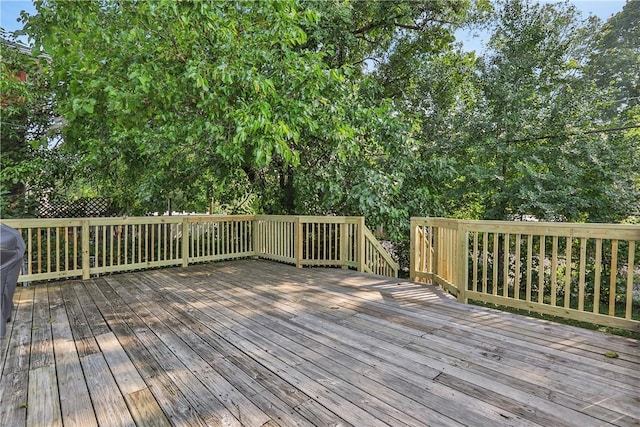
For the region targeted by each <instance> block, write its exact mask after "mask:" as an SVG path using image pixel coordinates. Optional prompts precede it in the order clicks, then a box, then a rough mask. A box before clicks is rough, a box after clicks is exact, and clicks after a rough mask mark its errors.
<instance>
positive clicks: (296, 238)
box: [293, 216, 303, 268]
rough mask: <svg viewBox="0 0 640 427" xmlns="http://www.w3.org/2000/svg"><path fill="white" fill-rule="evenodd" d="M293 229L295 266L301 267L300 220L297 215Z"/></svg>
mask: <svg viewBox="0 0 640 427" xmlns="http://www.w3.org/2000/svg"><path fill="white" fill-rule="evenodd" d="M295 220H296V222H295V231H294V239H293V240H294V243H293V244H294V245H295V257H296V267H298V268H302V242H303V235H302V221H301V219H300V217H299V216H296V217H295Z"/></svg>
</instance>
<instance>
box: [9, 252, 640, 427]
mask: <svg viewBox="0 0 640 427" xmlns="http://www.w3.org/2000/svg"><path fill="white" fill-rule="evenodd" d="M14 301H15V303H16V308H15V310H14V321H13V322H12V323H10V324H9V328H8V330H7V331H8V332H7V333H8V334H7V337H6V338H4V339H3V340H2V342H0V362H1V363H2V364H1V365H0V366H1V367H2V375H1V377H0V419H2V420H3V422H5V420H6V422H8V423H9V424H7V425H22V426H24V425H30V424H34V425H35V424H42V423H45V424H49V425H56V424H58V425H60V424H62V425H65V426H71V425H96V424H97V425H105V426H107V425H109V426H110V425H134V424H135V425H149V426H164V425H179V426H183V425H185V426H186V425H189V426H197V425H236V426H239V425H242V426H263V425H264V426H276V425H280V426H295V425H321V426H324V425H355V426H360V425H367V426H369V425H381V426H382V425H386V426H388V425H393V426H402V425H411V426H419V425H452V426H453V425H478V426H483V425H486V426H494V425H514V426H515V425H517V426H521V425H557V426H577V425H620V426H638V425H640V369H639V368H640V356H639V355H640V344H639V343H638V341H636V340H630V339H625V338H621V337H615V336H610V335H606V334H602V333H599V332H594V331H587V330H581V329H576V328H573V327H569V326H565V325H555V324H552V323H549V322H544V321H540V320H536V319H529V318H524V317H520V316H516V315H512V314H508V313H501V312H497V311H495V310H490V309H485V308H479V307H474V306H469V305H461V304H458V303H457V302H456V301H455V300H453V299H451V298H450V297H448V296H447V295H446V294H444V293H443V292H442V291H440V290H439V289H437V288H433V287H430V286H425V285H420V284H416V283H407V282H404V281H401V280H398V279H388V278H382V277H378V276H368V275H362V274H359V273H355V272H353V271H349V270H338V269H319V268H313V269H302V270H300V269H296V268H294V267H290V266H286V265H282V264H277V263H273V262H267V261H255V260H245V261H232V262H224V263H217V264H203V265H194V266H190V267H189V268H186V269H182V268H171V269H162V270H152V271H146V272H137V273H128V274H122V275H113V276H105V277H102V278H96V279H92V280H87V281H84V282H82V281H68V282H56V283H50V284H39V285H33V286H30V287H27V288H22V287H20V288H18V290H17V291H16V296H15V299H14ZM607 351H615V352H617V353H618V354H619V357H618V358H617V359H610V358H607V357H605V356H604V353H606V352H607Z"/></svg>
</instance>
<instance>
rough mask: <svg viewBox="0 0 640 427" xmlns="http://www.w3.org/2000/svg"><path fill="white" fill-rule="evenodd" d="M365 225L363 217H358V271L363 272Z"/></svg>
mask: <svg viewBox="0 0 640 427" xmlns="http://www.w3.org/2000/svg"><path fill="white" fill-rule="evenodd" d="M365 227H366V225H365V223H364V217H363V216H361V217H358V271H360V272H364V270H365V269H364V267H365V256H366V254H365V247H364V246H365V235H364V228H365Z"/></svg>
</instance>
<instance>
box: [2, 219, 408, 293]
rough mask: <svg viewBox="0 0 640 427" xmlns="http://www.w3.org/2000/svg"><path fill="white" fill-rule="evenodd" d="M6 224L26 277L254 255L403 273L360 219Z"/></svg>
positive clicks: (34, 221)
mask: <svg viewBox="0 0 640 427" xmlns="http://www.w3.org/2000/svg"><path fill="white" fill-rule="evenodd" d="M2 222H3V223H5V224H7V225H8V226H10V227H13V228H16V229H18V230H19V231H20V233H21V234H22V236H23V239H24V241H25V243H26V246H27V249H26V254H25V263H24V268H23V272H22V274H21V276H20V278H19V281H21V282H26V281H38V280H50V279H61V278H72V277H82V278H85V279H86V278H89V277H90V276H91V275H97V274H104V273H112V272H120V271H130V270H139V269H145V268H156V267H163V266H170V265H182V266H187V265H189V264H190V263H196V262H205V261H216V260H225V259H234V258H245V257H252V256H257V257H260V258H266V259H272V260H275V261H280V262H287V263H291V264H295V265H297V266H299V267H302V266H312V265H316V266H320V265H321V266H339V267H343V268H349V267H351V268H357V269H358V270H359V271H367V272H371V273H376V274H385V275H391V276H394V277H397V272H398V265H397V264H396V263H395V262H394V261H393V259H392V258H391V257H390V256H389V254H388V253H386V252H385V253H384V254H379V253H376V252H377V251H380V250H383V249H382V246H380V244H379V243H378V242H377V240H375V237H373V236H372V235H371V236H369V235H365V233H366V232H368V230H367V228H366V226H365V225H364V218H361V217H307V216H264V215H258V216H255V215H244V216H237V215H233V216H232V215H229V216H226V215H190V216H159V217H130V218H129V217H125V218H74V219H11V220H2ZM371 242H373V243H371ZM365 246H366V247H365ZM379 259H382V260H384V262H386V264H385V263H384V262H382V261H379ZM372 260H376V261H375V262H376V263H377V264H376V263H374V261H372Z"/></svg>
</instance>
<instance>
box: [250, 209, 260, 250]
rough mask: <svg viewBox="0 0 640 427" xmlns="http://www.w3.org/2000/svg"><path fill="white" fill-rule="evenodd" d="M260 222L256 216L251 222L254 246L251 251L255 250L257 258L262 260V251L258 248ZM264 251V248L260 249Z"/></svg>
mask: <svg viewBox="0 0 640 427" xmlns="http://www.w3.org/2000/svg"><path fill="white" fill-rule="evenodd" d="M259 224H260V221H259V220H258V218H257V217H256V216H255V215H254V217H253V219H252V220H251V244H252V245H253V247H252V248H251V249H253V251H252V252H253V253H254V254H255V256H257V257H258V258H260V255H262V251H261V250H258V248H259V247H260V236H259V233H260V232H259V231H258V230H259V227H260V225H259ZM260 249H262V248H260Z"/></svg>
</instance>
